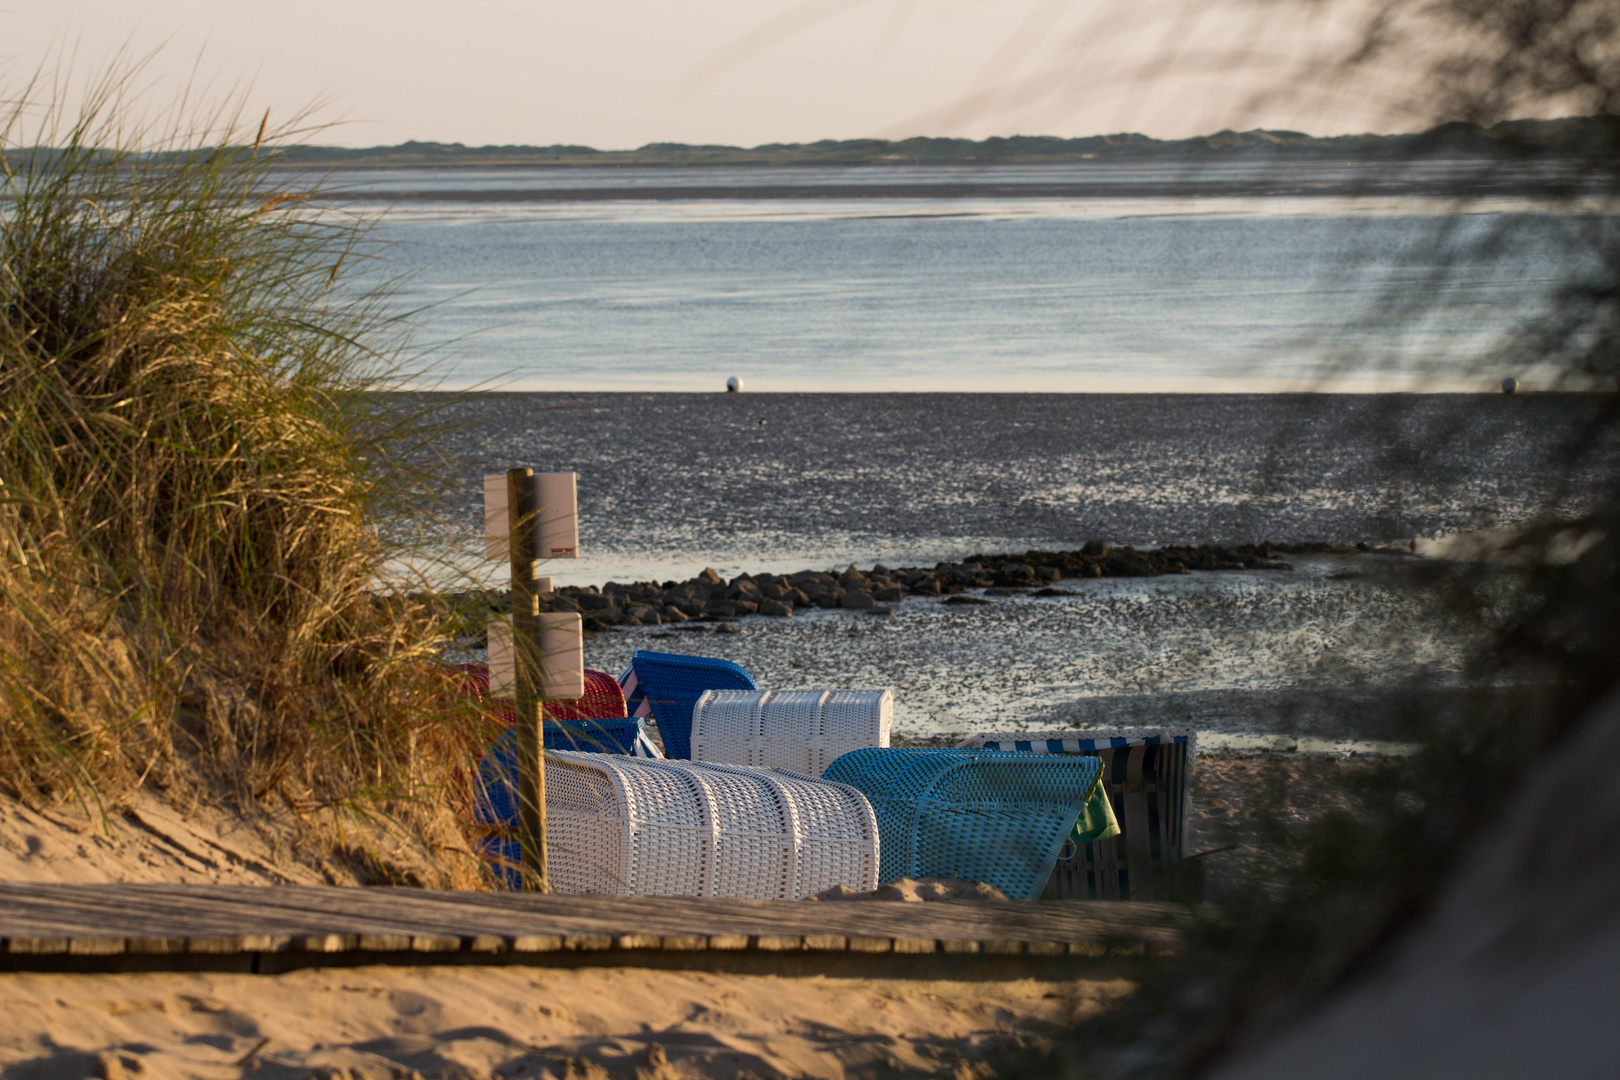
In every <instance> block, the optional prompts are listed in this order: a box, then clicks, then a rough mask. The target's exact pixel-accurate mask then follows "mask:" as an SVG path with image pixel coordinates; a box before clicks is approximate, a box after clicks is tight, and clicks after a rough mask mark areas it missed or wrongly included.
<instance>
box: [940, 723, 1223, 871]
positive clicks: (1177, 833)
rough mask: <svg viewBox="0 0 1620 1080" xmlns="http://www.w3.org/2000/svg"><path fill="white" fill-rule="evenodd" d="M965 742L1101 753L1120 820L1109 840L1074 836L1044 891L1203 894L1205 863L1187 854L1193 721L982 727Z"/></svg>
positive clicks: (1194, 741) (1039, 750) (1194, 751)
mask: <svg viewBox="0 0 1620 1080" xmlns="http://www.w3.org/2000/svg"><path fill="white" fill-rule="evenodd" d="M962 746H963V747H972V748H982V749H993V750H1004V751H1012V752H1018V753H1025V754H1045V755H1053V754H1060V755H1074V756H1082V757H1091V758H1096V759H1097V760H1098V761H1100V762H1101V763H1102V765H1103V785H1104V788H1105V790H1106V791H1107V792H1108V798H1109V801H1110V803H1112V805H1113V808H1114V816H1115V817H1116V818H1117V819H1118V821H1119V827H1120V835H1119V836H1117V837H1115V838H1113V839H1110V840H1098V841H1095V842H1093V843H1086V844H1071V845H1069V846H1068V847H1067V848H1066V849H1065V850H1064V852H1063V854H1062V857H1060V858H1059V859H1058V860H1057V862H1056V865H1055V866H1054V867H1053V869H1052V875H1051V878H1050V879H1049V880H1048V881H1047V883H1046V888H1045V889H1044V890H1043V891H1042V893H1041V896H1042V898H1043V899H1060V900H1178V901H1197V900H1199V899H1201V898H1202V896H1203V874H1202V870H1203V863H1202V861H1201V860H1193V861H1190V862H1189V861H1186V860H1187V856H1188V854H1189V852H1188V850H1187V847H1188V842H1189V837H1188V822H1189V820H1190V817H1191V812H1192V776H1193V769H1194V767H1195V765H1196V764H1197V760H1198V740H1197V736H1196V734H1195V733H1194V732H1193V731H1192V730H1191V729H1188V728H1115V729H1108V730H1095V731H1038V732H1012V733H1002V734H982V735H975V736H972V737H971V738H969V739H966V740H964V742H963V743H962Z"/></svg>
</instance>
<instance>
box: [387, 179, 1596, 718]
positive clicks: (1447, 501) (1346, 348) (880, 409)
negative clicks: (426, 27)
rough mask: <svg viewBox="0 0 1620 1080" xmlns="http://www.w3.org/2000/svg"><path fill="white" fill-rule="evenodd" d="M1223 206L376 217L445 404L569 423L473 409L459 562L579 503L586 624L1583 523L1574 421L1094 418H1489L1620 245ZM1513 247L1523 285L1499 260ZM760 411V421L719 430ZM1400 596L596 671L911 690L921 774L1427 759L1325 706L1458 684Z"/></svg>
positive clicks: (1083, 202)
mask: <svg viewBox="0 0 1620 1080" xmlns="http://www.w3.org/2000/svg"><path fill="white" fill-rule="evenodd" d="M1223 169H1224V171H1223ZM1189 178H1191V179H1192V180H1194V181H1196V180H1198V179H1199V177H1198V176H1195V175H1191V174H1190V173H1189V172H1188V170H1186V169H1182V170H1181V171H1179V172H1176V171H1173V170H1172V171H1171V172H1166V171H1165V170H1164V169H1162V168H1157V169H1156V168H1152V167H1144V168H1137V167H1132V168H1123V169H1115V170H1113V171H1093V170H1087V169H1084V168H1074V169H1067V170H1055V171H1054V170H1041V169H1013V170H973V169H957V170H928V169H920V170H861V169H854V170H850V169H814V170H725V169H716V170H651V171H645V170H643V171H636V170H622V171H605V170H568V171H545V170H528V171H524V170H491V171H488V172H465V171H447V172H429V171H405V172H400V171H393V172H379V173H372V174H366V175H365V176H364V177H363V179H360V180H358V181H356V186H358V187H360V188H364V189H366V191H368V192H369V193H370V196H371V197H374V198H381V199H385V200H397V202H398V205H397V207H396V208H395V210H394V211H393V212H391V213H390V214H389V215H388V216H387V218H386V220H385V222H384V224H383V226H382V228H381V231H380V233H379V235H380V237H381V238H382V239H384V240H386V241H387V242H388V245H389V246H388V247H387V249H386V252H385V255H384V257H383V258H382V259H381V260H380V261H379V262H378V263H377V264H375V267H374V270H375V272H378V273H386V274H393V273H396V272H409V273H411V274H412V275H413V277H412V278H411V279H410V281H409V282H408V284H407V285H406V288H405V291H404V293H403V294H402V297H401V299H402V301H403V302H405V303H408V304H426V305H429V307H428V308H427V310H426V311H425V312H424V314H423V316H422V318H421V320H420V324H421V327H422V335H423V338H424V339H425V340H427V341H430V342H433V341H438V342H444V341H449V342H450V344H449V345H448V346H447V347H446V348H445V349H444V351H443V352H442V353H440V354H439V356H440V358H441V359H440V367H439V368H438V370H437V372H436V375H435V377H437V378H439V379H441V380H442V383H443V385H445V386H447V387H461V388H465V387H474V386H478V387H484V388H492V389H504V390H545V391H548V392H546V393H512V392H503V393H492V394H479V395H477V396H475V397H474V398H471V399H469V400H467V401H464V402H461V403H458V404H456V405H454V406H453V407H452V409H451V410H450V411H451V412H452V413H453V414H454V416H455V417H456V419H457V420H458V421H459V423H460V427H459V431H458V433H457V434H455V435H453V436H447V437H445V439H443V440H442V445H441V446H440V447H439V449H440V450H442V451H443V452H444V453H445V455H446V457H447V459H449V460H451V461H453V462H455V464H454V465H453V466H452V467H453V468H455V469H457V470H459V474H458V475H459V477H460V480H459V489H460V490H463V491H465V493H466V497H465V499H464V501H463V502H462V504H461V505H460V506H459V507H458V508H456V509H455V511H454V512H453V513H452V514H451V515H450V517H449V518H448V519H447V520H445V521H442V522H439V523H437V526H438V528H437V537H438V542H439V544H440V550H441V551H442V552H443V553H445V554H446V555H447V557H448V558H449V561H451V562H452V563H454V564H455V565H456V566H457V567H458V568H459V571H460V572H462V573H464V574H466V575H468V576H470V577H474V578H476V577H480V576H481V577H483V578H485V579H493V578H497V577H498V571H499V568H498V567H496V566H494V565H491V564H486V563H483V562H482V561H481V560H480V559H479V558H478V557H477V547H478V544H477V533H478V492H479V477H480V476H481V475H482V474H483V473H484V472H486V471H491V472H492V471H497V470H501V469H505V468H507V467H510V466H513V465H531V466H535V467H537V468H540V469H542V470H546V471H552V470H558V471H562V470H571V471H575V472H577V473H578V474H579V478H580V493H581V506H580V515H581V518H580V521H581V543H582V551H583V553H584V557H583V558H582V559H580V560H578V561H577V562H573V563H569V564H566V565H564V564H557V565H554V566H552V567H551V568H550V570H551V572H553V573H554V574H555V575H556V576H557V577H558V578H559V579H560V580H562V581H564V582H568V583H576V584H589V583H596V584H601V583H603V582H606V581H608V580H619V581H626V580H647V579H652V580H659V581H663V580H670V579H685V578H688V577H690V576H692V575H693V574H695V573H696V572H697V571H699V570H700V569H702V568H703V567H705V566H713V567H714V568H716V569H717V570H719V571H720V572H722V573H724V574H725V575H727V576H728V577H729V576H733V575H735V574H736V573H738V572H740V571H742V570H749V571H755V572H757V571H761V570H771V571H777V572H791V571H794V570H799V569H805V568H817V569H827V568H830V567H842V566H845V565H848V564H850V563H856V564H860V565H862V566H870V565H871V564H872V563H874V562H879V561H881V562H884V563H887V564H888V565H890V566H895V565H932V564H933V563H934V562H935V561H937V560H940V559H954V558H960V557H961V556H964V555H967V554H972V553H975V552H1017V551H1022V550H1025V549H1028V548H1032V547H1035V548H1048V549H1050V548H1072V547H1076V546H1079V545H1080V544H1082V543H1084V542H1085V541H1087V540H1092V539H1101V540H1106V541H1108V542H1110V543H1114V544H1119V543H1132V544H1137V545H1157V544H1165V543H1207V542H1221V541H1237V542H1253V541H1258V540H1265V539H1269V540H1273V541H1277V542H1288V541H1299V540H1330V541H1334V542H1340V543H1353V542H1355V541H1358V540H1369V541H1374V542H1380V543H1382V542H1391V541H1404V540H1408V539H1410V538H1413V537H1419V536H1433V535H1435V534H1437V533H1449V532H1455V531H1459V530H1467V529H1474V528H1482V527H1489V526H1491V525H1495V524H1501V523H1504V522H1507V523H1511V522H1514V521H1518V520H1523V519H1524V518H1525V517H1526V516H1528V515H1530V514H1531V513H1533V512H1534V511H1535V510H1537V509H1538V508H1541V507H1545V506H1547V505H1549V504H1554V505H1558V506H1560V507H1562V508H1564V509H1569V510H1578V509H1579V508H1580V490H1579V485H1576V486H1575V487H1574V488H1573V489H1571V490H1568V491H1562V492H1560V491H1559V490H1558V487H1557V484H1558V480H1559V476H1558V472H1557V469H1556V468H1555V467H1553V466H1550V465H1549V464H1548V461H1549V459H1548V451H1549V448H1550V447H1551V446H1552V445H1554V443H1555V442H1556V440H1557V438H1558V437H1559V435H1560V433H1562V432H1563V431H1565V430H1566V429H1567V425H1568V422H1569V419H1570V415H1571V410H1572V409H1575V408H1578V407H1579V406H1578V405H1577V404H1573V403H1572V401H1571V399H1565V398H1558V397H1552V396H1530V397H1525V396H1521V397H1518V398H1511V399H1509V398H1503V397H1500V396H1487V395H1478V394H1476V395H1467V396H1458V395H1452V396H1429V397H1424V396H1399V397H1391V396H1383V397H1374V396H1353V395H1330V396H1285V395H1277V394H1264V393H1260V394H1242V393H1236V394H1233V393H1223V394H1204V393H1178V394H1165V393H1139V394H1115V393H1094V392H1091V391H1116V390H1148V391H1160V390H1168V389H1174V390H1180V391H1200V390H1220V391H1234V390H1238V391H1241V390H1259V391H1268V390H1275V389H1277V388H1279V387H1284V386H1302V385H1303V386H1318V385H1324V384H1327V385H1335V386H1339V387H1345V386H1363V387H1365V386H1373V385H1378V386H1392V385H1393V386H1404V387H1411V386H1421V385H1427V386H1440V387H1442V388H1444V387H1470V388H1475V387H1477V388H1483V387H1484V386H1487V385H1489V384H1490V383H1493V382H1494V381H1495V380H1496V379H1499V378H1500V375H1501V373H1500V372H1498V371H1496V370H1495V369H1494V368H1492V369H1485V370H1481V369H1479V368H1477V367H1474V368H1468V367H1467V366H1466V365H1464V366H1463V367H1459V366H1458V364H1457V361H1458V359H1459V358H1462V359H1464V360H1468V359H1471V358H1472V359H1477V358H1478V357H1479V356H1480V355H1482V354H1483V351H1484V350H1485V348H1486V347H1487V346H1488V344H1489V343H1490V342H1491V341H1492V340H1494V339H1495V338H1496V336H1497V335H1499V334H1500V333H1501V332H1502V331H1503V330H1504V329H1506V328H1509V327H1511V326H1512V325H1514V324H1515V323H1516V322H1517V321H1518V320H1520V319H1522V318H1523V317H1524V316H1525V315H1527V314H1529V313H1530V312H1532V311H1533V310H1534V309H1535V306H1536V305H1537V304H1538V303H1539V302H1540V298H1541V297H1542V296H1544V295H1545V293H1546V290H1547V288H1548V287H1549V286H1550V284H1551V283H1552V282H1553V281H1554V280H1555V278H1556V275H1557V273H1558V272H1559V268H1560V266H1561V265H1562V266H1564V267H1567V260H1566V261H1564V262H1563V263H1560V261H1559V259H1560V257H1561V252H1563V250H1564V249H1563V247H1562V246H1561V240H1562V239H1563V238H1564V237H1565V236H1567V235H1568V233H1569V231H1570V230H1571V229H1579V228H1586V227H1591V223H1590V222H1589V221H1588V222H1576V221H1574V219H1571V218H1567V217H1562V216H1558V215H1552V214H1546V213H1542V212H1540V211H1539V210H1538V209H1537V208H1536V207H1534V206H1531V205H1526V204H1523V203H1522V202H1521V203H1511V202H1507V201H1500V200H1499V201H1498V202H1495V203H1492V204H1488V205H1481V206H1479V207H1477V209H1479V210H1481V211H1482V212H1481V213H1478V214H1474V215H1471V216H1466V217H1461V218H1458V217H1455V216H1452V215H1451V214H1450V213H1449V211H1450V209H1451V204H1449V203H1446V202H1444V201H1441V200H1438V199H1434V198H1426V197H1414V196H1412V195H1411V194H1410V193H1404V194H1403V193H1402V192H1400V191H1398V190H1393V189H1387V190H1386V189H1380V190H1379V192H1378V194H1377V195H1376V197H1374V198H1371V199H1359V200H1351V199H1347V198H1344V197H1343V195H1344V194H1345V192H1344V185H1343V183H1342V177H1340V176H1338V175H1337V174H1336V173H1335V172H1334V167H1333V166H1331V165H1329V164H1325V163H1313V164H1310V165H1309V166H1308V167H1306V166H1299V167H1296V168H1293V169H1292V171H1287V172H1286V175H1283V174H1268V173H1267V171H1266V167H1265V166H1260V165H1256V164H1254V163H1247V164H1245V163H1237V164H1234V165H1231V166H1226V167H1222V168H1217V169H1215V170H1213V172H1211V173H1208V174H1206V175H1205V178H1206V179H1211V180H1214V181H1219V183H1218V184H1212V186H1210V187H1209V188H1208V189H1207V190H1201V189H1197V185H1196V184H1194V186H1193V188H1191V189H1189V188H1188V187H1187V186H1186V184H1185V183H1184V182H1185V181H1187V180H1188V179H1189ZM1362 179H1363V180H1368V179H1376V178H1374V177H1363V178H1362ZM1273 181H1275V184H1274V183H1273ZM1177 185H1180V186H1177ZM1509 227H1511V228H1516V229H1517V230H1518V232H1517V233H1516V234H1515V236H1516V239H1515V242H1514V243H1512V244H1510V245H1508V247H1507V248H1505V249H1503V250H1502V251H1500V252H1498V254H1497V256H1496V257H1494V258H1492V259H1490V260H1480V259H1475V258H1472V257H1470V256H1468V255H1467V254H1466V252H1467V250H1468V248H1469V245H1470V244H1471V243H1472V242H1474V241H1476V240H1478V239H1479V238H1480V237H1482V236H1484V235H1486V234H1487V233H1491V232H1493V231H1499V230H1501V229H1503V228H1509ZM1408 303H1415V304H1417V305H1418V307H1419V309H1420V310H1421V312H1422V318H1419V319H1415V320H1414V319H1411V318H1409V317H1408V316H1409V315H1410V312H1409V311H1406V310H1403V305H1404V304H1408ZM1347 357H1349V359H1348V360H1347ZM1520 374H1530V373H1528V372H1520ZM731 375H737V376H740V377H742V379H743V380H744V383H745V388H746V389H745V392H744V393H742V394H739V395H729V396H728V395H724V394H721V393H717V392H714V391H718V390H719V388H720V387H721V386H722V385H723V383H724V381H725V379H726V377H727V376H731ZM676 390H702V391H708V392H704V393H675V392H671V391H676ZM761 391H765V392H761ZM878 391H904V392H878ZM942 391H951V392H942ZM1008 391H1033V392H1029V393H1023V392H1020V393H1008ZM1072 391H1086V392H1085V393H1071V392H1072ZM1381 558H1382V559H1384V563H1380V562H1379V560H1380V559H1381ZM1387 562H1388V559H1387V558H1386V557H1373V556H1361V557H1353V556H1343V557H1334V558H1327V559H1303V560H1296V566H1295V569H1294V570H1292V571H1285V572H1279V573H1193V574H1189V575H1185V576H1178V577H1175V578H1160V579H1152V580H1134V581H1126V580H1101V581H1087V582H1084V583H1075V584H1074V585H1073V588H1074V591H1075V593H1076V595H1074V596H1071V597H1059V598H1050V599H1034V598H1030V597H1009V598H1002V599H998V600H996V601H995V602H994V603H993V604H991V605H988V606H985V607H969V608H963V607H945V606H942V605H940V604H939V603H938V602H937V601H934V600H925V599H908V600H906V601H905V602H903V603H902V604H901V605H899V608H898V610H897V612H896V613H895V614H893V615H892V616H888V617H876V616H869V615H861V614H856V613H849V612H823V611H810V612H801V613H800V614H798V615H795V616H794V617H793V618H790V619H775V620H771V619H761V618H752V619H743V620H739V622H738V624H737V625H738V630H739V632H738V633H736V634H732V635H719V634H714V633H698V632H692V631H672V630H669V629H668V628H662V627H660V628H642V629H637V630H633V631H627V632H619V633H615V634H611V635H603V636H601V637H599V638H597V639H595V640H593V641H592V642H590V643H589V645H588V660H589V662H590V663H591V664H593V665H594V666H598V667H604V668H608V669H610V670H617V669H619V668H621V667H622V666H623V665H624V663H625V662H626V661H627V659H628V656H629V653H630V652H631V651H632V650H633V649H635V648H646V647H652V648H662V649H669V650H673V651H687V652H702V653H707V654H711V655H719V656H726V657H729V658H732V659H735V660H738V661H739V662H741V663H743V664H744V665H745V666H747V667H748V668H749V669H750V670H751V671H753V672H754V674H755V675H756V677H757V678H758V679H759V681H760V683H761V685H764V686H770V687H784V688H785V687H796V686H855V685H864V686H892V687H894V688H895V689H896V691H897V699H898V702H897V723H898V725H899V730H900V731H902V732H903V733H909V734H933V733H940V732H951V733H957V734H962V733H966V732H969V731H973V730H985V729H987V728H1007V727H1016V728H1025V729H1030V728H1040V727H1047V726H1061V725H1065V724H1073V723H1085V724H1117V723H1127V722H1131V721H1133V720H1134V721H1156V722H1166V721H1172V720H1180V721H1186V719H1187V718H1188V717H1189V716H1190V717H1192V718H1193V722H1194V723H1195V724H1196V725H1197V726H1200V727H1201V728H1203V729H1204V730H1207V731H1216V732H1223V733H1227V734H1231V733H1238V732H1279V731H1281V732H1289V733H1293V734H1297V735H1306V736H1316V737H1321V738H1329V739H1334V738H1349V737H1355V738H1372V739H1391V738H1393V739H1399V738H1400V735H1401V733H1400V732H1388V731H1382V730H1377V728H1376V724H1374V723H1373V722H1372V721H1371V720H1370V719H1367V717H1370V716H1372V715H1374V714H1375V713H1376V710H1365V711H1364V715H1363V716H1362V717H1360V718H1357V717H1356V716H1354V715H1351V716H1349V717H1348V718H1347V717H1346V716H1345V715H1343V714H1342V713H1335V714H1334V715H1332V716H1329V715H1326V714H1325V713H1324V712H1323V711H1322V710H1321V709H1319V708H1315V707H1314V705H1313V702H1315V701H1316V700H1318V699H1316V698H1313V696H1312V694H1313V691H1314V689H1315V688H1320V687H1324V686H1332V687H1337V688H1341V689H1342V688H1346V687H1357V688H1359V689H1358V692H1362V691H1366V692H1370V693H1375V694H1376V693H1377V692H1378V689H1379V688H1380V687H1389V686H1392V685H1394V684H1395V683H1396V681H1398V680H1399V679H1401V678H1404V677H1406V676H1409V675H1413V674H1417V673H1425V674H1429V675H1433V676H1435V677H1437V678H1438V679H1440V680H1441V681H1446V680H1450V679H1454V678H1455V677H1456V676H1457V674H1458V665H1459V657H1460V656H1461V655H1462V653H1463V651H1464V650H1465V649H1466V648H1467V647H1468V645H1469V640H1468V638H1467V636H1466V634H1465V633H1464V632H1463V631H1462V630H1461V629H1460V628H1457V627H1452V626H1449V625H1447V624H1446V623H1445V622H1444V621H1443V620H1441V619H1438V618H1436V617H1435V616H1434V615H1433V614H1432V613H1431V612H1428V611H1427V610H1426V609H1424V608H1423V607H1422V605H1421V604H1420V603H1419V602H1418V601H1417V600H1416V599H1415V598H1414V597H1413V595H1412V593H1411V592H1410V590H1407V589H1404V588H1402V587H1400V586H1399V585H1398V584H1395V583H1392V582H1389V581H1386V580H1385V579H1384V578H1383V577H1382V576H1380V575H1381V567H1382V566H1383V565H1385V564H1387ZM1369 575H1370V576H1369ZM1392 640H1397V641H1399V642H1401V646H1400V648H1398V649H1391V648H1390V642H1391V641H1392Z"/></svg>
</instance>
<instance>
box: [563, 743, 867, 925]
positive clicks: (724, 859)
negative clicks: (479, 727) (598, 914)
mask: <svg viewBox="0 0 1620 1080" xmlns="http://www.w3.org/2000/svg"><path fill="white" fill-rule="evenodd" d="M546 846H547V858H548V864H549V870H550V874H551V883H552V886H553V887H554V888H555V889H556V890H557V891H558V892H562V893H609V894H614V895H619V896H726V897H736V898H739V899H751V900H802V899H804V898H805V897H808V896H813V895H815V894H816V893H818V892H820V891H821V890H823V889H828V888H831V887H832V886H834V885H846V886H848V887H849V888H851V889H855V890H857V891H862V892H864V891H868V890H871V889H875V888H877V872H878V831H877V818H876V817H875V816H874V815H873V813H872V806H871V804H870V803H869V802H868V801H867V799H866V796H864V795H862V794H861V793H860V792H859V791H857V790H855V789H854V788H852V787H849V786H848V785H845V784H833V783H826V782H823V781H820V780H813V779H811V778H810V777H808V776H799V775H793V774H791V773H786V772H779V771H775V770H772V769H758V768H745V767H739V766H733V765H705V764H699V763H697V762H692V761H650V760H646V759H642V758H631V757H624V756H621V755H617V754H586V753H574V752H566V751H564V752H549V751H548V752H547V754H546Z"/></svg>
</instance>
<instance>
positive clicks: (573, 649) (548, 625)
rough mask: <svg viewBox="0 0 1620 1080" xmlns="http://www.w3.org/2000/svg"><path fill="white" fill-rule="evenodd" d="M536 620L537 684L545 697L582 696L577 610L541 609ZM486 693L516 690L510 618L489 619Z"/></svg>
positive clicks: (582, 664) (582, 657) (580, 629)
mask: <svg viewBox="0 0 1620 1080" xmlns="http://www.w3.org/2000/svg"><path fill="white" fill-rule="evenodd" d="M536 618H537V619H539V621H540V687H541V690H542V692H543V693H544V694H545V696H546V697H548V698H577V697H584V696H585V636H584V630H585V628H584V625H583V620H582V619H581V617H580V615H579V613H578V612H574V611H542V612H541V613H540V614H539V615H538V616H536ZM489 694H490V696H491V697H497V698H510V697H513V696H515V695H516V694H517V655H516V650H514V649H513V647H512V619H511V616H508V615H499V616H495V617H493V618H491V619H490V620H489Z"/></svg>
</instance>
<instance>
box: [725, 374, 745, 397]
mask: <svg viewBox="0 0 1620 1080" xmlns="http://www.w3.org/2000/svg"><path fill="white" fill-rule="evenodd" d="M741 391H742V380H741V379H739V378H737V376H735V375H733V376H732V377H731V378H729V379H727V380H726V393H728V394H736V393H740V392H741Z"/></svg>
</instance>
